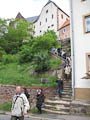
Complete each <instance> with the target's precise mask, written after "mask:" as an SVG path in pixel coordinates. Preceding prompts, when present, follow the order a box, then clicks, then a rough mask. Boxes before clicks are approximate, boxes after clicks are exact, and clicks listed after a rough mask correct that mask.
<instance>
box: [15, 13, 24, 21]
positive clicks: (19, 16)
mask: <svg viewBox="0 0 90 120" xmlns="http://www.w3.org/2000/svg"><path fill="white" fill-rule="evenodd" d="M16 18H17V19H25V18H24V17H23V16H22V14H21V13H20V12H19V13H18V14H17V16H16Z"/></svg>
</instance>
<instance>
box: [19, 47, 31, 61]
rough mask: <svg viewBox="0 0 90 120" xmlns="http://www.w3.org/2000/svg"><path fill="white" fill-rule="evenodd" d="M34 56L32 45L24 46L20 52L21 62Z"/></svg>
mask: <svg viewBox="0 0 90 120" xmlns="http://www.w3.org/2000/svg"><path fill="white" fill-rule="evenodd" d="M32 58H33V53H32V50H31V48H30V46H26V45H24V46H22V48H21V51H20V53H19V63H25V62H30V61H31V60H32Z"/></svg>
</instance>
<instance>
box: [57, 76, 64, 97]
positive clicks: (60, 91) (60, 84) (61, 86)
mask: <svg viewBox="0 0 90 120" xmlns="http://www.w3.org/2000/svg"><path fill="white" fill-rule="evenodd" d="M56 82H57V83H58V95H59V98H61V97H62V91H63V80H62V78H61V77H60V78H59V79H58V80H56Z"/></svg>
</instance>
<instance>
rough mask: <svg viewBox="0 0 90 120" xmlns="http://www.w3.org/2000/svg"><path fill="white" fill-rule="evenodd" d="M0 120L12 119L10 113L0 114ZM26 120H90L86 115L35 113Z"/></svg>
mask: <svg viewBox="0 0 90 120" xmlns="http://www.w3.org/2000/svg"><path fill="white" fill-rule="evenodd" d="M0 120H10V115H0ZM25 120H90V117H86V116H72V115H56V114H42V115H38V114H33V115H30V116H29V118H25Z"/></svg>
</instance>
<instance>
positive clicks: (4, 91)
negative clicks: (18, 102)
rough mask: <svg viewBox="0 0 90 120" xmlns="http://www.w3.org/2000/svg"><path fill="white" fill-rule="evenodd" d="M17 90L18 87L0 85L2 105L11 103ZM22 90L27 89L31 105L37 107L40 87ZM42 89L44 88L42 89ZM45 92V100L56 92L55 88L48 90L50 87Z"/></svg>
mask: <svg viewBox="0 0 90 120" xmlns="http://www.w3.org/2000/svg"><path fill="white" fill-rule="evenodd" d="M15 88H16V86H14V85H0V105H1V104H3V103H5V102H11V101H12V98H13V95H14V94H15ZM22 88H27V90H28V93H29V94H30V103H31V105H32V107H33V106H35V103H36V90H37V89H39V87H24V86H22ZM40 88H42V87H40ZM42 89H43V92H44V94H45V98H49V97H50V96H52V95H53V94H54V92H56V89H55V88H48V87H43V88H42Z"/></svg>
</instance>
